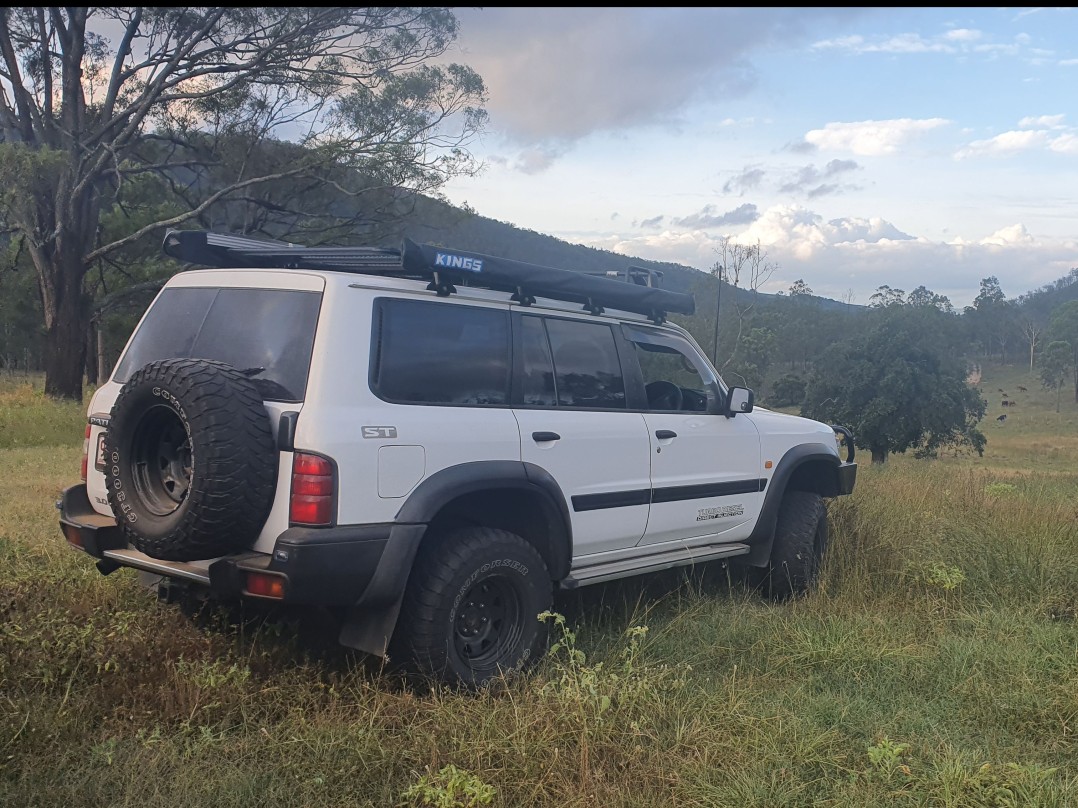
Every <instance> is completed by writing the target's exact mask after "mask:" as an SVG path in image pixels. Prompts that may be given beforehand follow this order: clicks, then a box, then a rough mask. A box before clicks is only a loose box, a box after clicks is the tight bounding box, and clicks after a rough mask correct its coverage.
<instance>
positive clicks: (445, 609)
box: [389, 527, 553, 688]
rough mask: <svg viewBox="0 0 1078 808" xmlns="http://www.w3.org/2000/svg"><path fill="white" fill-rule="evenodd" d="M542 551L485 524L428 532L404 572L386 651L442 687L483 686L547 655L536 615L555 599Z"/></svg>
mask: <svg viewBox="0 0 1078 808" xmlns="http://www.w3.org/2000/svg"><path fill="white" fill-rule="evenodd" d="M552 589H553V588H552V583H551V580H550V573H549V572H548V570H547V566H546V564H545V563H544V561H543V558H542V556H541V555H540V554H539V552H538V551H537V550H536V549H535V547H533V546H532V545H531V544H529V543H528V542H526V541H525V540H524V539H522V538H521V537H520V536H517V535H516V534H514V533H510V532H508V531H505V530H498V529H495V528H486V527H470V528H461V529H459V530H455V531H451V532H449V533H447V534H446V535H444V536H435V537H433V542H432V543H431V544H430V545H429V546H427V547H424V548H423V549H422V551H421V553H420V555H419V558H418V559H417V561H416V565H415V566H414V568H413V569H412V573H411V575H410V576H409V580H408V585H407V588H406V590H405V595H404V601H403V603H402V605H401V613H400V617H399V619H398V621H397V626H396V629H395V631H394V635H393V641H392V643H391V644H390V649H389V656H390V659H391V660H393V661H394V662H398V663H401V665H402V667H404V668H405V669H407V670H410V671H413V672H416V673H420V674H425V675H429V676H432V677H434V678H436V679H439V680H441V681H443V682H445V683H447V684H451V685H463V686H465V687H469V688H477V687H484V686H486V685H487V684H489V682H490V681H491V680H492V679H494V678H496V677H498V676H500V675H503V674H512V673H516V672H519V671H522V670H525V669H526V668H528V667H529V666H531V665H532V664H534V663H535V662H536V661H538V660H539V659H540V658H541V657H542V655H543V654H544V653H545V652H546V643H547V628H546V624H545V623H543V622H541V621H540V620H539V614H540V613H541V612H544V611H547V610H549V609H550V608H551V604H552V602H553V591H552Z"/></svg>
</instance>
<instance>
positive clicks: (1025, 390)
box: [1018, 385, 1029, 393]
mask: <svg viewBox="0 0 1078 808" xmlns="http://www.w3.org/2000/svg"><path fill="white" fill-rule="evenodd" d="M1018 389H1019V390H1021V391H1022V392H1023V393H1028V392H1029V391H1028V390H1027V389H1026V388H1024V387H1023V386H1022V385H1018Z"/></svg>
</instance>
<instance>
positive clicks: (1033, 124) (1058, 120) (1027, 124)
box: [1018, 115, 1067, 129]
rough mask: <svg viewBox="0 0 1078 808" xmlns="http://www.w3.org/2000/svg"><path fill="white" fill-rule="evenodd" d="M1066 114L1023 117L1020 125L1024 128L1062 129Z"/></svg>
mask: <svg viewBox="0 0 1078 808" xmlns="http://www.w3.org/2000/svg"><path fill="white" fill-rule="evenodd" d="M1065 117H1067V116H1066V115H1036V116H1032V115H1031V116H1029V117H1026V118H1023V119H1022V120H1020V121H1019V122H1018V125H1019V126H1020V127H1022V128H1023V129H1061V128H1062V127H1063V119H1064V118H1065Z"/></svg>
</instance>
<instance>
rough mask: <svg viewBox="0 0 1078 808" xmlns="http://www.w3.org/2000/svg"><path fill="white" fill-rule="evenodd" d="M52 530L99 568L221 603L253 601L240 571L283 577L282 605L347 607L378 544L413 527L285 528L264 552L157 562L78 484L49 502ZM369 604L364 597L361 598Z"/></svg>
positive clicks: (380, 549) (363, 587) (363, 585)
mask: <svg viewBox="0 0 1078 808" xmlns="http://www.w3.org/2000/svg"><path fill="white" fill-rule="evenodd" d="M56 507H57V508H58V509H59V511H60V529H61V531H62V532H63V534H64V537H65V538H66V539H67V541H68V543H69V544H72V545H73V546H75V547H78V548H79V549H81V550H83V551H85V552H86V553H88V554H89V555H91V556H93V557H94V558H97V559H100V561H99V569H101V570H102V572H109V571H111V570H113V569H115V568H116V567H117V566H123V567H132V568H134V569H140V570H143V571H146V572H151V573H154V574H157V575H164V576H167V577H169V578H176V579H180V580H185V581H188V582H191V583H196V584H202V585H205V586H208V587H209V588H210V590H211V592H212V593H213V594H214V595H216V596H218V597H221V598H225V599H230V598H236V597H241V596H247V597H259V596H257V595H252V594H251V593H250V592H248V590H247V576H248V573H270V574H272V575H275V576H278V577H281V578H283V579H284V596H283V598H275V600H283V601H284V602H288V603H304V604H312V605H320V606H351V605H354V604H355V603H357V602H358V601H359V600H360V599H361V598H363V597H364V596H369V595H370V594H371V593H368V591H367V590H368V588H369V584H370V583H371V579H372V578H373V577H374V574H375V571H376V570H377V569H378V564H379V562H380V561H381V560H382V555H383V553H384V551H385V548H386V545H387V544H388V543H389V542H390V540H391V539H392V538H393V537H394V536H395V535H396V534H397V533H398V532H400V533H406V532H409V531H414V530H416V528H417V526H416V525H402V524H374V525H348V526H342V527H333V528H298V527H293V528H289V529H288V530H286V531H284V532H283V533H282V534H281V535H280V536H278V537H277V541H276V543H275V545H274V548H273V552H272V553H269V554H267V553H257V552H249V553H240V554H236V555H230V556H224V557H222V558H218V559H212V560H209V561H204V562H200V561H195V562H183V561H164V560H160V559H156V558H152V557H150V556H148V555H146V554H145V553H141V552H139V551H137V550H134V549H131V548H129V547H128V546H127V543H126V541H125V539H124V537H123V534H122V533H121V532H120V529H119V528H118V527H117V526H116V520H115V519H113V518H111V517H108V516H103V515H101V514H99V513H97V511H95V510H94V509H93V506H92V505H91V504H90V500H89V498H88V497H87V495H86V486H85V485H74V486H71V487H70V488H68V489H66V490H65V491H64V492H63V495H62V497H61V498H60V501H59V502H57V503H56ZM368 599H369V597H368Z"/></svg>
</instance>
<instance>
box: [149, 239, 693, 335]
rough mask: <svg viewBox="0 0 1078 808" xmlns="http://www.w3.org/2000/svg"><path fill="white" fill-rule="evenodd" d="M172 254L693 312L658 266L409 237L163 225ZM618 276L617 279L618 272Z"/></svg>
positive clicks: (520, 298)
mask: <svg viewBox="0 0 1078 808" xmlns="http://www.w3.org/2000/svg"><path fill="white" fill-rule="evenodd" d="M161 248H162V250H163V251H164V253H165V254H166V255H168V256H170V257H172V258H176V259H178V260H180V261H185V262H188V263H192V264H202V265H205V266H216V267H251V268H269V267H273V268H283V269H313V270H331V271H334V272H353V273H358V274H363V275H384V276H387V277H397V278H414V279H419V280H425V281H428V282H429V283H428V286H427V288H428V289H430V290H432V291H435V292H437V293H438V294H439V295H441V296H446V295H450V294H453V293H454V292H456V291H457V289H456V287H457V286H458V285H461V286H478V287H482V288H486V289H494V290H498V291H504V292H510V293H511V294H512V298H511V299H512V300H514V301H516V302H517V303H519V304H520V305H522V306H530V305H532V304H533V303H534V302H535V299H536V297H547V298H553V299H555V300H564V301H568V302H570V303H582V304H583V306H584V309H585V310H586V311H589V312H591V313H592V314H602V313H603V310H604V308H606V307H609V308H613V309H620V310H622V311H630V312H634V313H637V314H643V315H646V316H647V317H648V318H649V319H651V320H652V321H653V322H655V323H662V322H663V321H665V319H666V314H667V312H677V313H679V314H692V313H693V312H694V311H695V301H694V299H693V296H692V295H689V294H683V293H681V292H671V291H667V290H665V289H660V288H658V285H659V282H660V281H661V279H662V272H660V271H658V270H652V269H646V268H644V267H629V268H627V269H626V270H624V271H620V272H605V273H595V272H578V271H575V270H568V269H555V268H554V267H545V266H540V265H539V264H529V263H525V262H524V261H516V260H513V259H511V258H498V257H495V256H491V255H483V254H481V253H474V252H470V251H463V250H450V249H446V248H444V247H434V246H432V245H429V244H416V243H415V242H413V241H410V240H409V239H404V242H403V244H402V246H401V249H399V250H393V249H385V248H380V247H304V246H302V245H298V244H290V243H289V242H287V241H272V240H269V239H254V238H248V237H246V236H234V235H229V234H225V233H213V232H210V231H208V230H169V231H168V232H167V233H166V234H165V239H164V243H163V244H162V246H161ZM619 279H620V280H619Z"/></svg>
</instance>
